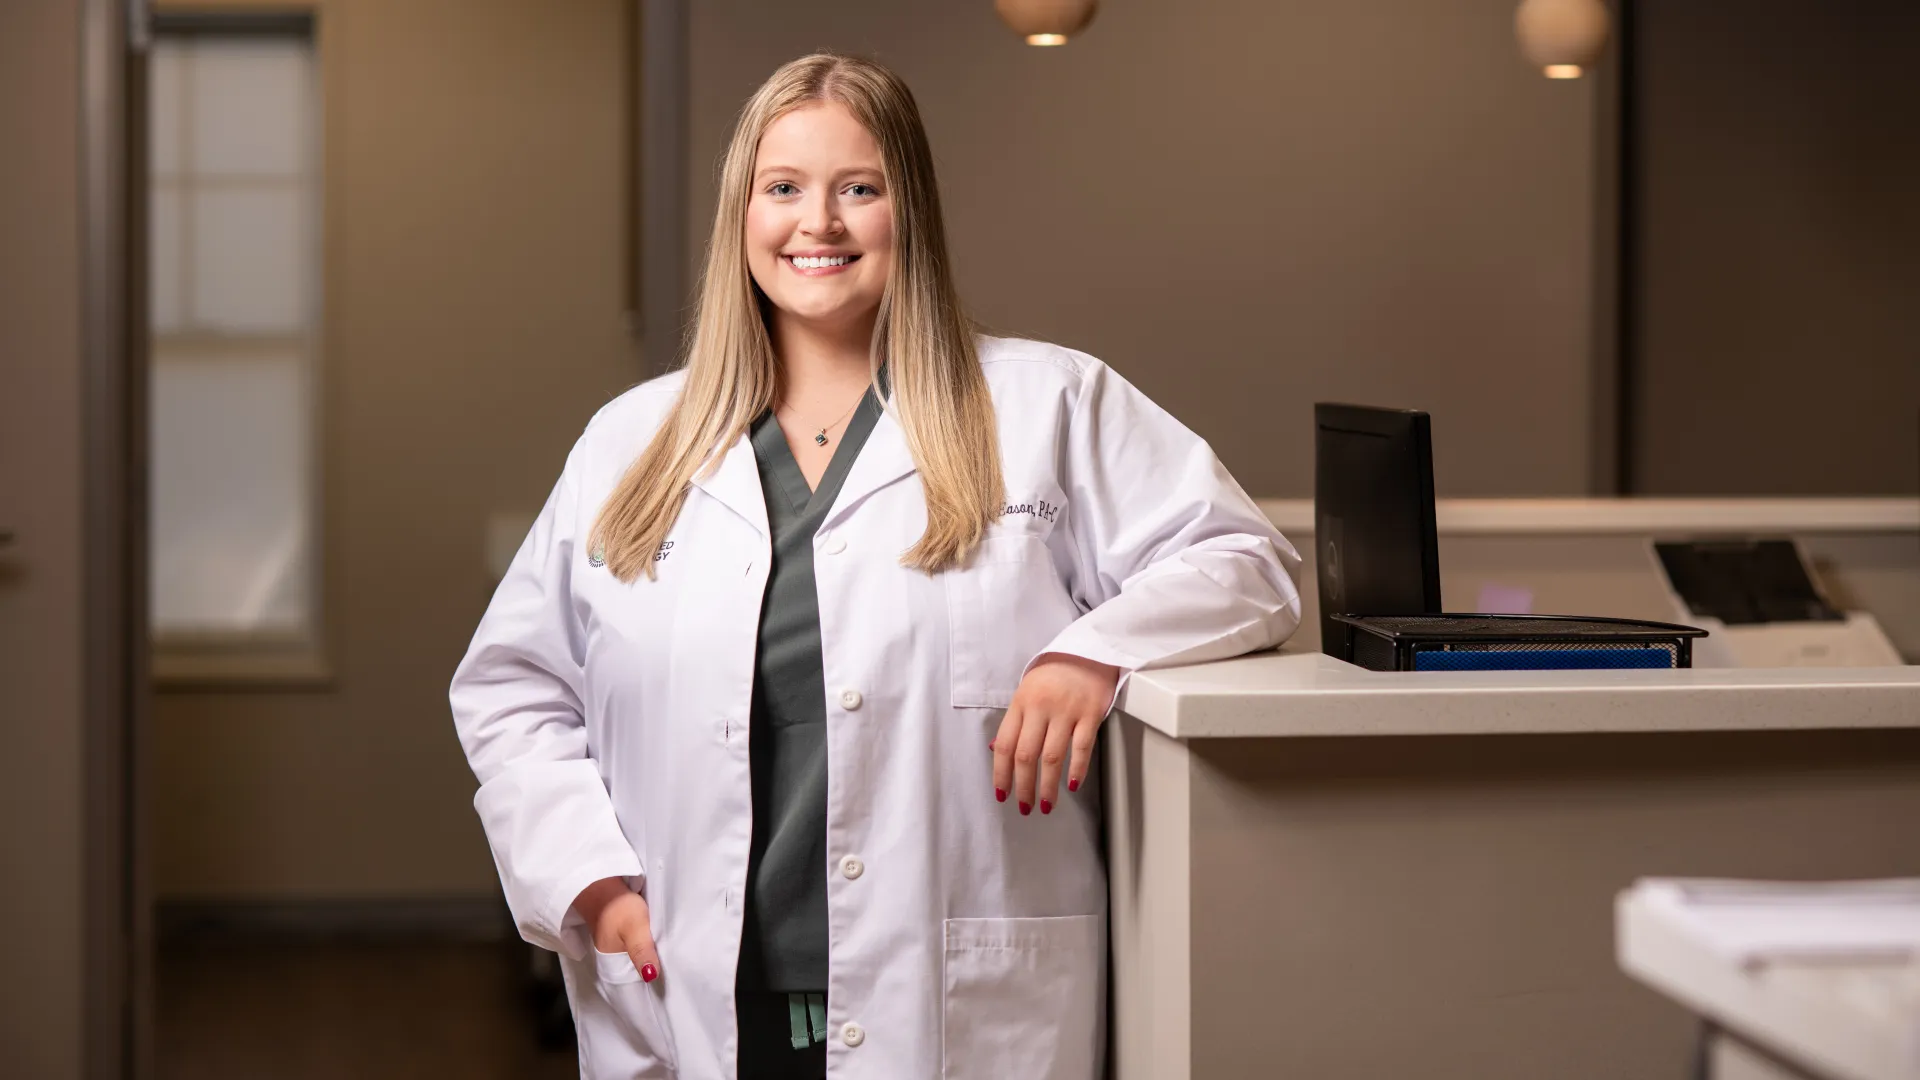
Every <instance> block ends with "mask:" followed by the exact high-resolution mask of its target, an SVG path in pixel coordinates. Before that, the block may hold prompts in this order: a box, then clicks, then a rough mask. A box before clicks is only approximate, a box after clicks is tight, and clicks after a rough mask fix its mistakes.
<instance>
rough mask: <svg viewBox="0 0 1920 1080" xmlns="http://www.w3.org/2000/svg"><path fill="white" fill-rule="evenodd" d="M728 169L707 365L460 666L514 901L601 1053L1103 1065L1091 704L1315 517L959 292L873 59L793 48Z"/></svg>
mask: <svg viewBox="0 0 1920 1080" xmlns="http://www.w3.org/2000/svg"><path fill="white" fill-rule="evenodd" d="M718 194H719V198H718V206H719V209H718V212H717V214H716V216H715V219H714V228H713V239H712V242H711V244H710V245H709V247H708V251H709V256H708V264H707V268H706V275H705V280H704V282H703V284H702V288H701V298H700V308H699V317H698V322H697V324H696V328H695V332H694V336H693V339H692V341H691V342H690V344H689V346H688V350H687V357H686V365H685V370H684V371H682V372H676V373H675V374H672V375H668V376H666V377H664V378H661V379H656V380H654V381H653V382H650V383H647V384H645V385H643V386H640V387H638V388H636V389H634V390H632V391H629V392H628V393H627V394H625V395H623V396H622V397H621V398H620V399H619V400H617V401H615V402H613V403H612V404H610V405H608V406H607V407H606V408H605V409H603V410H602V411H601V413H600V415H599V416H598V417H596V418H595V420H594V421H593V423H591V424H590V425H589V426H588V429H587V432H586V433H585V434H584V435H582V436H581V439H580V441H579V442H578V443H577V444H576V446H575V449H574V452H573V455H572V457H571V458H570V459H569V461H568V464H567V468H566V470H565V472H564V473H563V474H562V476H561V479H560V482H559V484H558V486H556V487H555V489H554V493H553V497H552V498H551V500H550V501H549V502H548V505H547V507H546V509H545V511H544V512H543V513H542V514H541V516H540V518H539V519H538V520H537V521H536V522H535V524H534V526H533V529H532V531H531V533H530V534H529V535H528V537H527V539H526V542H525V543H524V544H522V545H521V548H520V551H519V554H518V555H517V556H516V557H515V559H514V562H513V564H512V566H511V568H510V569H509V570H508V572H507V574H506V576H505V578H504V579H503V581H502V582H501V585H500V589H499V591H498V592H497V593H496V594H495V596H494V600H493V603H492V605H491V606H490V607H489V609H488V612H487V615H486V618H485V619H484V620H483V621H482V623H481V626H480V629H479V630H478V632H477V633H476V634H475V636H474V641H473V645H472V647H471V649H470V650H469V651H468V654H467V657H466V659H465V661H463V662H462V664H461V666H460V670H459V671H458V672H457V673H456V674H455V676H454V682H453V693H452V700H453V710H454V716H455V720H456V723H457V725H458V727H459V730H460V735H461V738H462V740H463V743H464V745H465V747H466V751H467V757H468V760H469V762H470V763H471V764H472V765H473V768H474V772H475V774H476V775H477V776H478V777H479V779H480V783H481V787H480V792H479V795H478V796H477V797H476V799H475V805H476V807H477V808H478V810H479V812H480V815H481V818H482V820H483V822H484V823H485V825H486V829H487V834H488V837H489V840H490V841H491V843H492V844H493V849H494V856H495V860H496V862H497V864H498V866H499V868H500V875H501V880H502V883H503V884H504V886H505V889H506V894H507V898H508V902H509V904H510V905H511V906H512V907H513V910H514V913H515V917H516V919H517V920H518V922H519V925H520V927H521V930H522V932H523V934H525V936H526V937H527V938H528V940H530V941H533V942H535V943H536V944H541V945H545V946H547V947H548V948H552V949H554V950H556V951H558V952H560V953H562V954H563V957H564V959H563V960H562V966H563V968H564V969H565V970H566V973H567V986H568V993H569V1003H570V1004H571V1006H572V1008H573V1011H574V1016H575V1021H576V1025H577V1027H578V1029H579V1031H580V1035H581V1039H580V1045H581V1068H582V1074H583V1075H584V1076H586V1077H590V1078H591V1077H614V1076H618V1077H632V1076H679V1077H682V1078H689V1080H691V1078H696V1077H698V1078H702V1080H722V1078H732V1077H740V1078H745V1080H764V1078H776V1077H778V1078H786V1077H792V1078H807V1080H819V1078H821V1077H823V1076H825V1075H826V1073H827V1070H828V1063H829V1062H833V1063H834V1070H833V1071H834V1072H835V1074H836V1075H844V1076H875V1077H924V1076H938V1075H946V1076H955V1077H1003V1076H1004V1077H1014V1076H1017V1077H1023V1078H1032V1080H1092V1078H1093V1077H1096V1076H1098V1075H1100V1068H1101V1058H1102V1055H1103V1049H1104V1044H1103V1042H1102V1040H1101V1017H1102V1015H1103V1011H1104V1004H1105V1001H1106V995H1105V986H1104V979H1105V960H1106V952H1107V950H1106V940H1105V935H1106V879H1105V875H1104V871H1103V869H1102V864H1101V858H1100V847H1099V842H1098V839H1097V838H1098V835H1099V820H1100V803H1099V788H1098V777H1097V775H1096V774H1095V773H1094V772H1093V771H1092V768H1091V764H1092V752H1093V747H1094V744H1095V740H1096V738H1097V735H1098V732H1099V729H1100V726H1101V723H1102V721H1103V720H1104V719H1105V717H1106V715H1107V713H1108V712H1109V710H1110V709H1111V708H1112V706H1113V703H1114V700H1115V698H1116V695H1117V694H1118V692H1119V687H1120V681H1121V679H1122V678H1123V677H1124V675H1125V674H1126V673H1127V672H1129V671H1132V670H1137V669H1139V668H1141V667H1144V666H1147V665H1150V664H1164V663H1178V662H1189V661H1198V660H1207V659H1213V658H1217V657H1225V656H1232V655H1236V654H1238V653H1242V652H1246V651H1249V650H1252V649H1258V648H1264V647H1266V646H1269V645H1272V644H1275V643H1277V642H1278V641H1280V640H1281V639H1282V638H1284V637H1285V636H1286V635H1287V634H1288V633H1290V632H1291V631H1292V629H1293V627H1294V625H1295V624H1296V623H1297V622H1298V619H1299V597H1298V595H1297V594H1296V593H1295V591H1294V586H1293V581H1292V572H1293V570H1294V568H1296V567H1297V565H1298V557H1297V556H1296V555H1295V554H1294V551H1293V549H1292V548H1291V547H1290V546H1288V544H1287V542H1286V541H1285V540H1284V539H1282V538H1281V537H1280V536H1279V534H1278V533H1276V532H1274V531H1273V528H1272V526H1271V525H1270V524H1269V523H1268V522H1267V520H1266V518H1265V517H1264V516H1263V515H1262V514H1261V512H1260V511H1259V509H1258V508H1257V507H1255V506H1254V505H1253V503H1252V502H1251V500H1249V499H1248V498H1247V497H1246V495H1245V493H1244V492H1242V491H1241V490H1240V488H1239V487H1238V486H1237V485H1236V484H1234V483H1233V480H1232V478H1231V477H1229V476H1228V475H1227V474H1226V471H1225V470H1224V469H1222V468H1221V466H1220V463H1219V461H1218V460H1217V459H1216V458H1215V457H1214V455H1213V452H1212V451H1211V450H1210V449H1209V448H1208V447H1207V445H1206V444H1205V443H1204V442H1202V441H1201V440H1200V439H1198V438H1197V437H1195V436H1194V434H1193V433H1192V432H1190V431H1188V430H1187V429H1186V428H1184V427H1182V426H1181V425H1180V424H1179V423H1178V422H1176V421H1175V420H1173V418H1172V417H1169V416H1168V415H1167V414H1166V413H1164V412H1162V411H1161V410H1160V409H1158V408H1157V407H1155V406H1154V405H1153V403H1152V402H1150V401H1148V400H1147V399H1146V398H1145V397H1144V396H1143V395H1141V394H1140V393H1139V391H1137V390H1135V389H1134V388H1133V387H1132V386H1130V385H1128V384H1127V382H1126V381H1125V380H1123V379H1121V378H1120V377H1119V376H1118V375H1116V374H1114V373H1113V372H1112V371H1111V370H1109V369H1108V368H1107V367H1106V366H1105V365H1103V364H1101V363H1100V362H1099V361H1097V360H1095V359H1093V358H1092V357H1090V356H1086V355H1084V354H1081V353H1076V352H1071V351H1069V350H1066V349H1061V348H1057V347H1055V346H1051V345H1044V344H1041V343H1039V342H1031V341H1010V340H1003V339H996V338H989V337H984V336H979V335H977V334H976V333H975V332H974V330H973V328H972V327H971V326H970V325H969V324H968V323H967V321H966V320H965V318H964V317H963V316H962V314H961V308H960V304H959V300H958V298H957V297H956V296H955V294H954V288H953V278H952V272H951V269H950V267H949V265H948V261H947V248H946V236H945V231H944V226H943V225H942V223H941V219H940V203H939V196H938V191H937V188H936V187H935V184H934V174H933V156H932V153H931V151H930V150H929V148H928V146H927V142H926V135H925V132H924V131H923V129H922V127H921V123H920V117H919V113H918V110H917V109H916V108H915V106H914V103H913V98H912V96H911V95H910V94H909V93H908V92H907V89H906V86H905V85H904V84H903V83H901V81H900V80H899V79H898V78H897V77H896V76H894V75H893V73H891V72H889V71H887V70H886V69H884V68H882V67H879V66H878V65H876V64H872V63H868V62H865V61H860V60H853V59H848V58H845V57H839V56H824V55H823V56H809V57H805V58H803V59H800V60H797V61H795V62H793V63H791V64H788V65H787V66H785V67H783V68H781V69H780V70H779V71H777V72H775V73H774V75H773V77H772V78H771V79H769V80H768V81H767V83H766V85H765V86H763V87H761V89H760V91H759V92H758V93H757V94H756V95H755V96H754V98H753V99H752V100H751V101H750V102H748V103H747V106H746V108H745V110H744V111H743V112H742V114H741V116H740V121H739V124H738V126H737V127H736V129H735V132H734V137H733V141H732V143H731V145H730V147H729V149H728V152H727V157H726V163H725V166H724V167H723V169H722V170H721V180H720V191H719V193H718ZM916 481H917V482H916ZM666 551H671V552H672V553H673V556H672V558H671V559H661V558H658V553H662V552H666ZM1063 786H1064V788H1065V793H1064V794H1063V793H1062V791H1061V788H1062V787H1063ZM989 792H991V794H989ZM1055 800H1060V801H1059V802H1058V803H1057V804H1056V802H1055ZM1036 809H1037V810H1038V811H1039V814H1038V815H1037V816H1036V815H1035V814H1034V811H1035V810H1036ZM1016 810H1017V814H1016V813H1015V811H1016Z"/></svg>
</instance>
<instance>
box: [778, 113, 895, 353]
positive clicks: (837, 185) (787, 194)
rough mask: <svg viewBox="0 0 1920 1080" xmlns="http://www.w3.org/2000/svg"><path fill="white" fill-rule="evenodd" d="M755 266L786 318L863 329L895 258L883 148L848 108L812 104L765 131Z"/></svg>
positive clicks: (877, 306) (877, 303)
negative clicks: (881, 169) (882, 162)
mask: <svg viewBox="0 0 1920 1080" xmlns="http://www.w3.org/2000/svg"><path fill="white" fill-rule="evenodd" d="M746 244H747V270H748V271H749V272H750V273H752V274H753V280H754V282H755V284H757V285H759V286H760V291H761V292H764V293H766V295H767V299H768V300H770V301H772V302H773V306H774V308H775V309H776V310H777V311H778V313H779V314H780V315H782V316H785V317H788V318H792V319H798V320H801V321H803V322H808V323H813V324H816V325H818V326H819V327H821V328H822V329H828V330H846V329H858V328H859V327H860V325H861V324H863V323H869V322H871V320H872V319H873V317H874V313H875V312H877V311H878V310H879V309H880V297H881V294H882V293H883V292H885V291H886V287H887V272H888V270H889V269H890V268H891V267H892V264H893V207H892V205H891V201H890V199H889V197H888V192H887V188H886V180H885V178H884V177H883V176H882V175H881V172H880V148H879V146H877V145H876V144H875V143H874V141H873V136H872V135H871V134H869V133H868V132H867V129H866V128H865V127H862V126H861V124H860V122H859V121H858V120H855V119H854V118H853V114H852V113H850V112H848V111H847V108H846V106H844V105H841V104H839V103H837V102H823V103H821V104H817V105H809V106H806V107H804V108H799V109H795V110H794V111H792V112H790V113H788V114H786V115H785V116H782V117H781V118H780V119H778V120H775V121H774V122H773V124H772V125H771V126H769V127H768V128H767V131H766V134H764V135H762V136H761V137H760V150H759V153H758V154H756V155H755V157H754V162H753V193H752V195H751V197H750V198H749V199H748V200H747V225H746Z"/></svg>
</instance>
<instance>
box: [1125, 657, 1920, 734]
mask: <svg viewBox="0 0 1920 1080" xmlns="http://www.w3.org/2000/svg"><path fill="white" fill-rule="evenodd" d="M1118 707H1119V709H1120V710H1121V711H1123V712H1125V713H1127V714H1128V715H1130V716H1133V717H1135V718H1137V719H1139V720H1140V721H1141V722H1143V723H1145V724H1147V725H1148V726H1150V727H1152V728H1154V729H1155V730H1158V731H1160V732H1162V733H1164V734H1166V735H1169V736H1171V737H1173V738H1180V739H1199V738H1315V737H1369V736H1374V737H1377V736H1396V735H1430V736H1438V735H1502V734H1504V735H1518V734H1581V733H1593V734H1599V733H1632V732H1663V731H1792V730H1821V729H1843V728H1920V667H1893V668H1821V669H1812V668H1799V669H1765V670H1745V669H1712V670H1709V669H1699V668H1695V669H1688V670H1681V671H1554V672H1518V671H1516V672H1472V673H1467V672H1458V673H1439V672H1421V673H1411V672H1394V673H1386V672H1372V671H1364V670H1362V669H1360V668H1357V667H1354V666H1353V665H1351V664H1345V663H1342V662H1341V661H1338V660H1334V659H1333V658H1331V657H1327V656H1323V655H1320V654H1318V653H1306V652H1302V651H1295V650H1291V649H1289V650H1285V651H1281V652H1270V653H1260V654H1256V655H1254V656H1250V657H1242V658H1239V659H1237V660H1227V661H1221V662H1219V663H1216V664H1197V665H1192V666H1188V667H1178V668H1165V669H1161V670H1157V671H1142V672H1138V673H1136V674H1135V675H1134V676H1133V677H1132V678H1131V679H1130V680H1128V683H1127V687H1126V689H1125V691H1124V692H1123V693H1122V695H1121V699H1120V702H1119V705H1118Z"/></svg>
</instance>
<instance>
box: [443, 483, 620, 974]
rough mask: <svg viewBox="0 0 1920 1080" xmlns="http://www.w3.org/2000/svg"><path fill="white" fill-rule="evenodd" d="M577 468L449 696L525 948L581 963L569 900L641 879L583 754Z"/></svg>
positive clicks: (582, 938) (593, 766)
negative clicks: (595, 887)
mask: <svg viewBox="0 0 1920 1080" xmlns="http://www.w3.org/2000/svg"><path fill="white" fill-rule="evenodd" d="M578 454H579V451H578V450H577V449H576V450H575V457H576V458H577V457H578ZM574 466H575V462H574V461H569V462H568V467H567V470H566V472H565V473H563V474H562V476H561V478H560V482H559V484H557V485H556V486H555V488H554V490H553V494H552V495H551V496H550V497H549V498H548V500H547V505H546V507H545V508H544V509H543V510H542V511H541V513H540V516H539V518H538V519H537V520H536V521H535V522H534V525H533V528H532V530H531V531H530V532H529V533H528V534H527V538H526V540H525V541H523V542H522V543H521V545H520V550H519V552H518V554H516V555H515V556H514V559H513V564H512V566H511V568H510V569H509V570H508V571H507V574H506V577H505V578H503V579H502V580H501V582H500V586H499V588H498V589H497V590H496V591H495V592H494V595H493V602H492V603H491V604H490V605H488V607H487V613H486V615H485V616H484V617H483V618H482V619H481V620H480V628H479V630H478V631H476V632H475V634H474V637H473V644H472V645H471V646H470V647H469V648H468V650H467V655H466V658H465V659H464V660H462V661H461V663H460V666H459V669H458V670H457V671H456V672H455V673H454V676H453V686H452V689H451V691H450V693H449V697H450V699H451V701H452V704H453V719H454V725H455V727H456V728H457V729H458V731H459V735H460V742H461V745H462V746H463V747H464V748H465V750H466V753H467V762H468V764H470V765H471V766H472V767H473V772H474V776H475V777H476V778H478V779H479V781H480V790H479V791H478V792H477V793H476V794H475V795H474V800H473V803H474V808H475V809H476V810H478V811H479V813H480V821H481V824H482V825H483V826H484V827H485V829H486V834H487V843H488V845H489V846H490V847H491V848H492V849H493V859H494V865H495V866H496V867H497V868H498V869H499V871H500V883H501V886H502V888H503V889H504V890H505V892H506V898H507V905H508V907H509V908H510V909H511V910H512V912H513V917H514V922H515V923H516V924H517V925H518V926H519V929H520V933H521V935H522V936H523V937H525V938H526V939H527V940H528V941H530V942H532V943H533V944H535V945H539V946H542V947H544V948H547V949H552V950H554V951H556V952H560V953H564V954H566V955H567V956H569V957H572V958H574V959H580V958H581V957H583V956H584V955H585V954H586V950H587V949H588V948H590V947H591V945H592V939H591V935H590V933H589V931H588V930H587V928H586V926H585V924H584V923H583V922H582V920H581V919H580V917H579V916H578V915H577V914H575V913H574V912H573V911H572V906H573V901H574V899H575V898H576V897H577V896H579V894H580V891H581V890H582V889H584V888H586V887H587V886H588V885H590V884H592V883H593V882H595V881H598V880H600V879H601V878H608V877H625V878H628V879H629V884H630V885H633V886H635V887H638V885H639V876H640V874H641V872H642V867H641V864H640V860H639V856H638V855H637V854H635V852H634V850H633V846H632V845H631V844H630V843H628V841H627V838H626V835H625V834H624V833H623V832H622V831H621V828H620V821H619V819H618V818H617V816H616V815H615V813H614V808H613V801H612V799H611V798H609V796H608V794H607V787H606V784H605V782H604V781H603V780H602V779H601V775H600V770H599V767H598V765H597V763H596V762H595V761H594V760H593V758H592V757H591V756H590V755H589V752H588V746H587V729H586V724H585V720H584V718H583V711H582V707H581V700H582V693H583V691H582V686H583V680H582V664H583V662H584V660H585V657H586V652H585V636H584V633H583V630H582V627H581V624H580V620H579V618H578V617H577V616H576V615H575V613H574V609H573V605H572V602H571V599H570V597H571V591H572V590H571V588H570V575H571V573H572V565H573V554H574V546H575V536H574V530H575V526H576V522H577V520H578V513H577V511H578V506H577V494H576V487H575V485H576V483H577V478H576V476H575V467H574Z"/></svg>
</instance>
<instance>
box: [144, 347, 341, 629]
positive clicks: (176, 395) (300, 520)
mask: <svg viewBox="0 0 1920 1080" xmlns="http://www.w3.org/2000/svg"><path fill="white" fill-rule="evenodd" d="M306 366H307V365H306V362H305V360H304V359H302V358H301V357H299V356H297V355H294V356H285V355H282V356H274V355H271V354H262V355H247V354H244V353H236V354H234V355H230V356H218V357H180V356H171V357H167V358H166V359H165V361H164V362H161V363H157V364H155V365H154V372H153V376H154V377H153V397H152V408H153V416H152V425H153V426H152V437H153V466H154V468H153V535H154V541H155V542H154V545H153V548H154V560H153V607H154V611H155V613H156V615H157V616H158V617H159V620H160V622H161V624H162V625H163V626H165V627H167V628H168V629H172V630H189V631H215V632H219V631H228V632H231V631H273V632H279V633H296V632H299V631H301V630H303V629H305V627H306V623H307V615H308V611H309V609H310V606H311V605H310V604H309V602H308V601H309V595H308V594H309V591H310V588H311V580H310V574H309V567H310V566H311V565H312V553H311V552H310V551H309V550H308V545H309V544H310V542H311V537H312V534H313V528H312V522H311V521H310V520H309V519H308V517H309V499H308V485H307V477H308V476H309V475H310V474H311V472H312V463H311V460H310V453H311V449H310V448H311V432H310V431H309V425H310V422H311V421H310V418H309V410H308V406H307V397H308V395H307V386H306V381H307V372H306Z"/></svg>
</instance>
